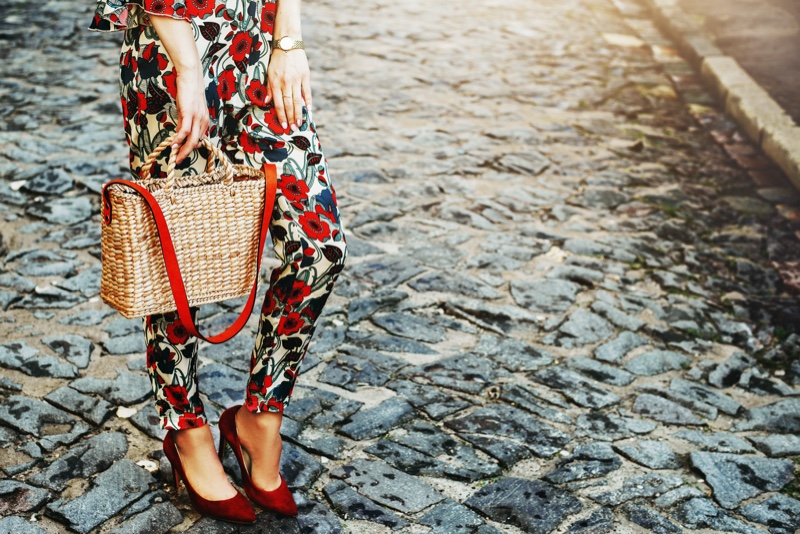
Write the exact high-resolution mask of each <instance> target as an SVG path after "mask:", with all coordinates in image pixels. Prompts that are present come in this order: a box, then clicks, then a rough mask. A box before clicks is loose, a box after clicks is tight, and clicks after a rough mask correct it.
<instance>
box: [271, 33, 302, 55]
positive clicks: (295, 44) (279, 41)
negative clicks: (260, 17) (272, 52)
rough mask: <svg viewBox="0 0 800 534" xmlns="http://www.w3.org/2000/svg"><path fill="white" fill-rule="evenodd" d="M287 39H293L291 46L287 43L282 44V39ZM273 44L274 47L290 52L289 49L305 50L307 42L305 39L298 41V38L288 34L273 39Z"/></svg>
mask: <svg viewBox="0 0 800 534" xmlns="http://www.w3.org/2000/svg"><path fill="white" fill-rule="evenodd" d="M286 40H291V41H292V44H291V46H286V45H283V44H282V41H286ZM272 45H273V47H274V48H277V49H278V50H283V51H284V52H288V51H289V50H304V49H305V43H304V42H303V41H298V40H297V39H294V38H292V37H290V36H288V35H284V36H283V37H281V38H280V39H274V40H273V41H272Z"/></svg>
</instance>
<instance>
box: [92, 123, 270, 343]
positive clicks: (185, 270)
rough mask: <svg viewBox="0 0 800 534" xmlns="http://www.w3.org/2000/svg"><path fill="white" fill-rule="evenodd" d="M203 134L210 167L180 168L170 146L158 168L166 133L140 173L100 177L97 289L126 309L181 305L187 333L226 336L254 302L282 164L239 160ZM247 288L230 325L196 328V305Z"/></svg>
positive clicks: (130, 313) (136, 311)
mask: <svg viewBox="0 0 800 534" xmlns="http://www.w3.org/2000/svg"><path fill="white" fill-rule="evenodd" d="M201 141H202V143H203V144H204V145H205V147H206V148H208V150H209V151H210V154H209V160H208V165H207V167H206V172H205V173H203V174H200V175H195V176H191V175H187V176H176V174H175V158H176V153H177V150H171V152H170V158H169V163H168V165H167V177H166V178H161V179H153V178H151V176H150V173H151V171H152V168H153V165H154V164H155V161H156V158H158V156H159V154H161V153H162V152H163V151H164V150H165V149H167V148H168V147H170V146H171V145H172V138H169V139H167V140H166V141H164V142H163V143H161V144H160V145H159V146H158V147H156V149H155V150H153V152H152V153H151V154H150V155H149V156H148V158H147V160H146V161H145V163H144V166H143V167H142V171H141V180H136V181H132V180H122V179H119V180H111V181H109V182H108V183H106V184H105V185H104V186H103V192H102V199H103V226H102V232H101V239H100V249H101V255H102V274H101V279H100V297H101V298H102V299H103V300H104V301H105V302H106V303H107V304H109V305H110V306H111V307H112V308H115V309H116V310H118V311H119V312H120V313H121V314H122V315H123V316H125V317H128V318H131V317H143V316H145V315H152V314H154V313H165V312H169V311H174V310H177V312H178V316H179V317H180V320H181V322H182V323H183V325H184V326H185V327H186V329H187V330H188V331H189V333H190V334H192V335H194V336H196V337H199V338H201V339H205V340H206V341H209V342H212V343H221V342H223V341H227V340H228V339H230V338H232V337H233V336H234V335H236V334H237V333H238V332H239V331H240V330H241V329H242V327H243V326H244V324H245V323H246V322H247V319H248V317H249V315H250V313H251V312H252V309H253V304H254V303H255V296H256V290H257V285H258V275H259V271H260V266H261V254H262V252H263V250H264V243H265V241H266V236H267V231H268V229H269V222H270V219H271V217H272V209H273V206H274V202H275V191H276V187H277V171H276V167H275V165H274V164H265V165H264V167H263V169H254V168H252V167H249V166H246V165H233V164H232V163H231V162H230V161H229V160H228V158H227V157H226V156H225V154H223V153H222V152H221V151H220V150H219V149H218V148H217V147H216V146H214V144H213V143H212V142H211V141H210V140H209V139H208V138H207V137H204V138H203V139H202V140H201ZM244 295H249V297H248V300H247V303H246V305H245V307H244V310H242V312H241V314H240V315H239V317H238V318H237V319H236V321H235V322H234V323H233V324H232V325H231V326H230V327H228V328H227V329H226V330H225V331H224V332H222V333H221V334H218V335H216V336H209V337H204V336H202V335H201V334H200V333H199V332H198V331H197V327H196V326H195V324H194V321H193V319H192V314H191V312H190V307H191V306H197V305H200V304H208V303H211V302H218V301H220V300H226V299H233V298H238V297H242V296H244Z"/></svg>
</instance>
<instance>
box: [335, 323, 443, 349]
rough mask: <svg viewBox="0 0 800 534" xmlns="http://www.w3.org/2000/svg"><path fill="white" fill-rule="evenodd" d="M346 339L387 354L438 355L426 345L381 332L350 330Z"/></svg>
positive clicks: (354, 343)
mask: <svg viewBox="0 0 800 534" xmlns="http://www.w3.org/2000/svg"><path fill="white" fill-rule="evenodd" d="M345 339H346V340H347V341H348V342H350V343H352V344H353V345H357V346H359V347H364V348H366V349H373V350H378V351H381V350H383V351H387V352H410V353H412V354H438V353H437V352H436V351H435V350H434V349H432V348H430V347H429V346H428V345H426V344H424V343H420V342H419V341H414V340H413V339H408V338H405V337H400V336H393V335H390V334H383V333H381V332H365V331H360V330H353V329H350V330H348V331H347V333H346V334H345Z"/></svg>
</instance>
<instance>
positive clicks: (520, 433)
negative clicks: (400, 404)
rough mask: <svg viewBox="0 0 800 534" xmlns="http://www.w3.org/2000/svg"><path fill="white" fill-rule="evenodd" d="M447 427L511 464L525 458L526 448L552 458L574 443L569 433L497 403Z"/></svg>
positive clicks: (452, 420)
mask: <svg viewBox="0 0 800 534" xmlns="http://www.w3.org/2000/svg"><path fill="white" fill-rule="evenodd" d="M445 426H447V427H448V428H450V429H452V430H454V431H456V432H458V433H459V435H460V436H461V437H463V438H464V439H465V440H467V441H469V442H470V443H472V444H474V445H475V446H476V447H478V448H479V449H482V450H484V451H485V452H487V453H488V454H490V455H492V456H494V457H495V458H497V459H498V460H500V461H501V462H503V463H506V464H507V465H511V464H513V463H515V462H516V461H518V460H519V459H522V458H523V457H524V456H523V455H522V454H523V453H522V451H523V450H524V448H527V449H529V450H530V451H531V452H533V453H534V454H536V455H537V456H541V457H548V456H552V455H554V454H556V453H557V452H558V451H559V450H561V448H562V447H563V446H564V445H566V444H567V443H568V442H569V441H570V440H571V437H570V436H569V435H568V434H565V433H564V432H562V431H560V430H558V429H557V428H555V427H553V426H551V425H548V424H546V423H543V422H541V421H539V420H537V419H535V418H534V417H531V416H530V415H528V414H527V413H525V412H523V411H521V410H518V409H517V408H513V407H511V406H506V405H504V404H494V405H492V406H488V407H486V408H480V409H478V410H476V411H474V412H472V413H471V414H470V415H467V416H464V417H460V418H458V419H450V420H448V421H446V422H445ZM509 453H511V454H509Z"/></svg>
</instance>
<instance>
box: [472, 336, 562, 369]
mask: <svg viewBox="0 0 800 534" xmlns="http://www.w3.org/2000/svg"><path fill="white" fill-rule="evenodd" d="M471 352H474V353H475V354H479V355H481V356H484V357H487V358H489V359H491V360H492V361H495V362H499V363H500V365H502V366H503V367H505V368H506V369H508V370H509V371H511V372H519V371H534V370H536V369H539V368H540V367H543V366H545V365H550V364H551V363H553V356H552V355H551V354H550V353H548V352H547V351H545V350H542V349H539V348H537V347H535V346H533V345H531V344H529V343H525V342H523V341H520V340H518V339H514V338H511V337H501V336H496V335H494V334H483V335H482V336H481V337H480V339H479V342H478V344H477V345H476V346H475V347H473V348H472V349H471Z"/></svg>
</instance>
